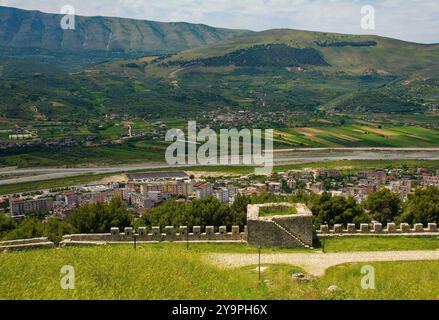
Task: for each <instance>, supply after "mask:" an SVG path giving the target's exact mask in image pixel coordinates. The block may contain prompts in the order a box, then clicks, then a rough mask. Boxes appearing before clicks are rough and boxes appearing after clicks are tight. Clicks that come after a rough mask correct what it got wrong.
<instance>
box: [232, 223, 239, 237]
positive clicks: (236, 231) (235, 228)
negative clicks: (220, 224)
mask: <svg viewBox="0 0 439 320" xmlns="http://www.w3.org/2000/svg"><path fill="white" fill-rule="evenodd" d="M232 238H233V240H239V239H240V238H241V236H240V234H239V226H232Z"/></svg>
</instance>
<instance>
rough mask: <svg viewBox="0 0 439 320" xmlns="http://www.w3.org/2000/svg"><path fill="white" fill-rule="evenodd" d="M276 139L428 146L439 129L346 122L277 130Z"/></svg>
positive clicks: (304, 143)
mask: <svg viewBox="0 0 439 320" xmlns="http://www.w3.org/2000/svg"><path fill="white" fill-rule="evenodd" d="M275 138H276V141H278V142H283V143H289V144H290V145H291V146H296V147H307V148H319V147H346V148H361V147H363V148H369V147H386V148H409V147H425V148H428V147H438V146H439V130H436V129H427V128H421V127H403V126H399V127H375V126H367V125H349V126H339V127H315V128H294V129H280V130H277V131H276V132H275Z"/></svg>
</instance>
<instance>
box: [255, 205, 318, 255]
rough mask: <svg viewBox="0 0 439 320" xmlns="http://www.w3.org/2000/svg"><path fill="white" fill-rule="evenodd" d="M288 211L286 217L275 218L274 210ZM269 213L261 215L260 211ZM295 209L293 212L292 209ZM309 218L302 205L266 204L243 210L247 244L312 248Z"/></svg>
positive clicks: (311, 225)
mask: <svg viewBox="0 0 439 320" xmlns="http://www.w3.org/2000/svg"><path fill="white" fill-rule="evenodd" d="M288 208H291V209H292V211H295V213H294V214H290V215H280V214H279V215H276V210H277V209H279V211H281V210H282V209H288ZM267 209H269V210H271V211H273V214H272V215H270V216H262V214H261V211H262V210H267ZM294 209H295V210H294ZM312 220H313V215H312V212H311V210H309V209H308V208H307V207H306V206H305V205H304V204H292V203H267V204H256V205H249V206H248V208H247V232H248V234H247V237H248V240H247V241H248V244H249V245H252V246H258V247H261V248H268V247H278V248H310V247H312V245H313V236H314V231H313V221H312Z"/></svg>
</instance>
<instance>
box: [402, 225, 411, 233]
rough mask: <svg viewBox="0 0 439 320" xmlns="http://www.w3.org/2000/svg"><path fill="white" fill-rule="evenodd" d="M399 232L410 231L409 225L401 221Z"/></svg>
mask: <svg viewBox="0 0 439 320" xmlns="http://www.w3.org/2000/svg"><path fill="white" fill-rule="evenodd" d="M400 228H401V232H402V233H410V225H409V224H408V223H401V227H400Z"/></svg>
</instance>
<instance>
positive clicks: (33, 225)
mask: <svg viewBox="0 0 439 320" xmlns="http://www.w3.org/2000/svg"><path fill="white" fill-rule="evenodd" d="M44 235H45V226H44V223H42V222H41V221H39V220H37V219H35V218H26V219H24V220H23V221H22V222H21V223H20V224H19V225H18V226H17V228H15V229H13V230H11V231H10V232H8V233H6V234H5V235H4V237H3V238H4V239H5V240H16V239H31V238H39V237H43V236H44Z"/></svg>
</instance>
